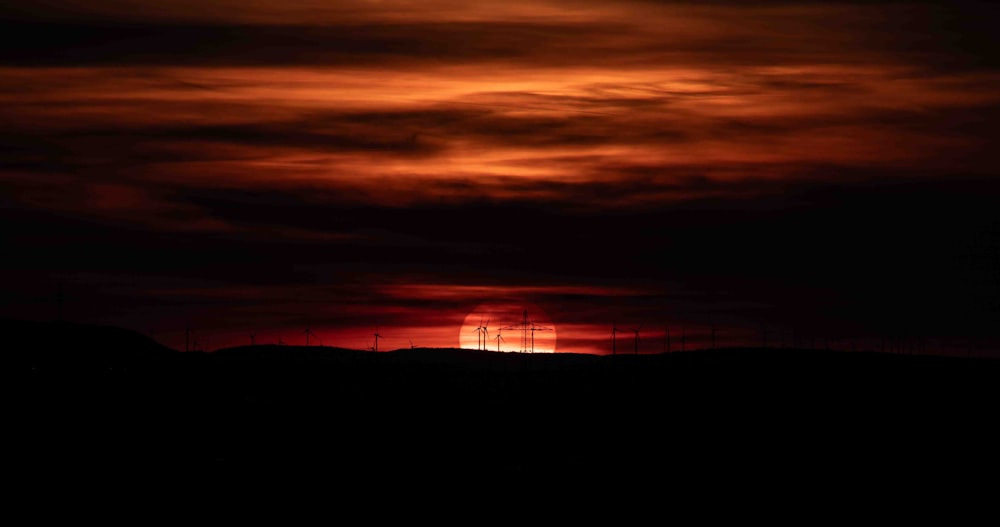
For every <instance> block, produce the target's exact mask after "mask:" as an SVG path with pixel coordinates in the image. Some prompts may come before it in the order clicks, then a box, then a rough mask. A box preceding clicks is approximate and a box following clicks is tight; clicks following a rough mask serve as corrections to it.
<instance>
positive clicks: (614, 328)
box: [611, 322, 618, 355]
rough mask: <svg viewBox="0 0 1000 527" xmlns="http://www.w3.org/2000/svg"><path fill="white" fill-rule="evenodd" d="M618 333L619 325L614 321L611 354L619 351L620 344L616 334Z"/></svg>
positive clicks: (612, 324)
mask: <svg viewBox="0 0 1000 527" xmlns="http://www.w3.org/2000/svg"><path fill="white" fill-rule="evenodd" d="M617 334H618V326H617V325H615V323H614V322H612V323H611V354H612V355H616V354H617V353H618V349H617V348H618V344H617V339H616V335H617Z"/></svg>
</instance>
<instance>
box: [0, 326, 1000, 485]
mask: <svg viewBox="0 0 1000 527" xmlns="http://www.w3.org/2000/svg"><path fill="white" fill-rule="evenodd" d="M8 324H11V323H10V322H8ZM13 324H14V326H16V330H17V331H20V332H24V333H30V334H36V335H37V334H39V333H40V332H46V331H48V332H52V333H57V334H58V335H61V336H59V337H58V338H54V339H49V340H47V341H45V343H46V344H45V345H42V344H39V343H37V342H32V341H31V340H30V339H25V340H24V341H23V342H21V343H20V345H19V347H16V348H12V349H16V350H18V351H17V353H15V359H16V360H17V361H21V362H23V360H22V357H25V356H27V357H36V358H37V357H49V358H50V364H51V363H54V362H58V363H59V364H61V365H62V366H63V369H62V371H67V370H68V369H71V367H70V366H71V365H72V364H79V365H81V368H80V370H79V371H78V373H79V374H78V375H59V376H46V375H37V374H24V375H20V376H19V377H14V378H13V379H12V380H13V381H14V382H12V383H10V384H9V385H10V386H11V387H12V388H13V392H14V393H15V403H16V404H15V408H16V412H15V413H14V416H13V421H12V422H11V424H12V429H13V430H16V431H17V433H16V434H15V439H16V441H14V444H15V446H13V447H10V448H13V449H15V450H16V454H12V455H14V457H15V458H16V459H18V460H20V461H23V462H27V463H29V464H33V465H32V466H39V465H41V466H45V467H47V468H48V469H50V470H63V469H66V467H75V468H74V470H75V469H79V468H87V469H95V468H96V467H98V466H99V467H101V470H108V469H109V467H111V468H117V469H129V470H133V469H134V470H138V471H143V472H149V473H157V472H161V473H162V472H163V471H171V472H173V471H183V472H184V473H186V474H200V475H205V474H206V473H211V474H213V475H215V476H216V477H222V476H223V475H224V477H227V478H229V477H235V478H237V479H238V478H249V479H255V478H262V477H265V475H266V476H267V477H275V478H278V479H281V478H287V477H289V476H301V475H312V476H316V475H323V477H332V476H330V475H334V474H335V475H336V477H337V478H340V479H342V480H350V481H355V482H367V483H370V484H376V483H378V482H382V483H384V482H385V481H386V480H392V481H394V482H397V483H398V482H401V481H407V482H408V484H418V485H419V484H426V481H428V478H430V479H435V478H437V479H439V478H445V479H448V480H450V481H453V482H454V481H468V482H470V483H472V482H476V483H480V484H482V483H485V482H486V481H489V482H492V483H497V482H507V483H508V484H513V485H517V484H524V483H523V482H524V481H535V482H540V481H545V482H547V483H546V484H551V485H555V484H574V483H583V482H589V483H590V484H595V485H596V484H597V483H598V482H604V481H631V480H635V479H636V478H640V477H650V475H658V477H666V475H669V476H670V477H671V478H676V479H677V480H678V481H685V482H687V483H689V484H692V485H696V484H711V483H712V482H713V481H716V480H718V478H729V479H730V480H732V478H744V479H746V478H751V477H752V475H758V474H761V473H765V472H766V473H767V474H769V475H770V476H769V477H778V478H782V480H783V481H786V482H788V481H793V480H794V481H797V482H799V483H806V482H810V481H813V480H814V479H816V478H820V477H822V478H828V477H834V476H839V477H849V478H852V480H853V483H852V484H853V485H855V486H857V487H858V488H861V487H864V486H865V485H868V484H871V481H872V480H871V478H872V477H878V478H882V479H881V482H882V483H886V482H889V481H891V483H892V484H897V485H899V484H908V483H909V482H910V481H911V480H912V481H913V482H920V483H921V484H931V485H933V484H935V483H933V482H929V480H928V478H929V477H930V476H934V477H935V478H943V479H941V481H945V480H954V479H956V478H964V477H968V474H967V473H966V472H967V471H969V470H970V467H976V470H977V471H978V470H985V468H986V467H996V464H997V457H996V454H995V448H993V446H994V445H995V444H1000V443H998V442H997V440H998V439H1000V433H998V432H997V431H995V430H994V427H993V426H992V416H993V414H994V413H995V405H996V402H997V401H1000V361H996V360H990V359H972V358H948V357H932V356H907V355H890V354H882V353H872V352H858V353H848V352H833V351H818V350H797V349H777V350H776V349H751V348H747V349H720V350H703V351H688V352H685V353H671V354H657V355H627V354H626V355H617V356H596V355H583V354H561V353H560V354H520V353H492V352H482V351H474V350H461V349H430V348H418V349H401V350H393V351H389V352H382V353H378V354H375V353H371V352H363V351H358V350H348V349H340V348H328V347H321V346H311V347H292V346H273V345H264V346H244V347H239V348H231V349H223V350H218V351H215V352H211V353H202V352H199V353H180V352H174V351H172V350H169V349H165V348H162V347H159V346H157V345H155V343H152V342H150V341H149V339H146V338H145V337H142V336H141V335H137V334H135V333H132V332H127V331H126V332H122V331H119V330H113V329H109V328H80V327H75V326H60V327H55V326H46V325H32V324H26V325H25V324H20V323H13ZM12 329H14V327H8V330H12ZM58 342H66V343H69V344H71V346H72V347H71V348H70V349H71V350H73V351H66V350H63V351H59V350H57V349H53V343H58ZM81 342H89V343H94V342H99V343H102V344H104V346H103V347H99V348H97V349H99V351H80V350H82V349H84V348H78V347H77V346H79V345H80V343H81ZM112 350H113V351H112ZM67 355H68V356H69V357H67ZM51 357H58V361H57V360H56V359H51ZM108 358H110V359H113V360H114V361H118V362H117V364H123V363H130V364H133V365H137V364H142V365H143V366H142V367H135V366H134V367H131V368H123V369H120V370H116V371H115V373H114V374H112V375H108V374H106V373H105V372H106V370H101V371H100V372H98V371H97V370H94V369H92V368H91V365H93V364H98V363H102V361H104V360H109V359H108ZM154 358H155V359H154ZM73 360H76V361H77V362H73ZM130 361H131V362H130ZM914 460H919V464H915V462H914ZM859 474H865V475H866V478H865V479H864V480H861V481H859V480H858V475H859ZM518 482H521V483H518ZM746 483H747V484H752V483H751V482H750V481H747V482H746Z"/></svg>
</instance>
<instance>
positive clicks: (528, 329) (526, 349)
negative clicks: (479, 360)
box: [473, 309, 552, 353]
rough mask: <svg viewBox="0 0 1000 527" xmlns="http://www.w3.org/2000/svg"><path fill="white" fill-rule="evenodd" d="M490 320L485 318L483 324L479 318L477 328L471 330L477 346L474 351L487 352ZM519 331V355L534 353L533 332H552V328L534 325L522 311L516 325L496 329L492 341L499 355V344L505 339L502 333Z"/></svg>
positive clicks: (526, 313) (525, 312) (526, 311)
mask: <svg viewBox="0 0 1000 527" xmlns="http://www.w3.org/2000/svg"><path fill="white" fill-rule="evenodd" d="M490 320H492V317H489V316H488V317H486V322H485V323H484V322H483V317H479V326H477V327H476V328H474V329H473V331H475V332H476V338H477V339H476V340H477V345H476V349H477V350H479V351H487V345H488V344H489V341H490V329H489V326H490ZM504 330H507V331H520V332H521V346H520V349H519V350H518V351H519V352H520V353H534V352H535V332H536V331H552V328H550V327H546V326H542V325H539V324H535V322H534V321H532V320H531V319H530V318H529V317H528V310H527V309H525V310H524V311H523V315H522V318H521V321H520V322H518V323H517V324H510V325H507V326H501V327H500V328H499V329H497V334H496V336H494V337H493V340H495V341H496V343H497V352H498V353H499V352H500V351H501V350H500V344H501V343H502V342H505V341H506V339H504V338H503V331H504Z"/></svg>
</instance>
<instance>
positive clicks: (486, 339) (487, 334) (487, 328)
mask: <svg viewBox="0 0 1000 527" xmlns="http://www.w3.org/2000/svg"><path fill="white" fill-rule="evenodd" d="M489 340H490V318H489V317H486V323H485V324H483V351H486V345H487V344H489Z"/></svg>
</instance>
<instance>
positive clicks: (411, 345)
mask: <svg viewBox="0 0 1000 527" xmlns="http://www.w3.org/2000/svg"><path fill="white" fill-rule="evenodd" d="M409 341H410V349H413V339H409Z"/></svg>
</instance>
